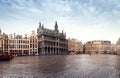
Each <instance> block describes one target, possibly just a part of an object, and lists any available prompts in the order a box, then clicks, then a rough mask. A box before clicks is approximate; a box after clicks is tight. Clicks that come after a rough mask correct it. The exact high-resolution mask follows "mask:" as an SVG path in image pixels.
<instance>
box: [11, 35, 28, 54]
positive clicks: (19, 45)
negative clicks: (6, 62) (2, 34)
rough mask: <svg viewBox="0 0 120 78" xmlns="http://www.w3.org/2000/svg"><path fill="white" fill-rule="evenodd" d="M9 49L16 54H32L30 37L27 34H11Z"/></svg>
mask: <svg viewBox="0 0 120 78" xmlns="http://www.w3.org/2000/svg"><path fill="white" fill-rule="evenodd" d="M9 51H10V52H12V53H14V54H16V55H30V53H29V38H28V37H27V35H25V37H22V35H15V34H14V36H13V34H10V35H9Z"/></svg>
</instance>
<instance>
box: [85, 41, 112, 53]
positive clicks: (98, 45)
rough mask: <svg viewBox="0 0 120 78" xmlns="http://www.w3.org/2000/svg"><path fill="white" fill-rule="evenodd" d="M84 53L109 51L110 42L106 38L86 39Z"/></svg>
mask: <svg viewBox="0 0 120 78" xmlns="http://www.w3.org/2000/svg"><path fill="white" fill-rule="evenodd" d="M85 51H86V53H103V54H106V53H111V42H110V41H108V40H94V41H88V42H86V44H85Z"/></svg>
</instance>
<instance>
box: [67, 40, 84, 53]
mask: <svg viewBox="0 0 120 78" xmlns="http://www.w3.org/2000/svg"><path fill="white" fill-rule="evenodd" d="M68 51H69V52H70V53H75V54H77V53H83V44H82V42H81V41H78V40H77V39H73V38H72V39H70V38H69V39H68Z"/></svg>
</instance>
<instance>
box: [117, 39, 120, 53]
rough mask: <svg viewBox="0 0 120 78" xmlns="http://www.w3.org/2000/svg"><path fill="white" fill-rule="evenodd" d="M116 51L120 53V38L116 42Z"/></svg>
mask: <svg viewBox="0 0 120 78" xmlns="http://www.w3.org/2000/svg"><path fill="white" fill-rule="evenodd" d="M116 53H117V54H120V38H119V39H118V40H117V42H116Z"/></svg>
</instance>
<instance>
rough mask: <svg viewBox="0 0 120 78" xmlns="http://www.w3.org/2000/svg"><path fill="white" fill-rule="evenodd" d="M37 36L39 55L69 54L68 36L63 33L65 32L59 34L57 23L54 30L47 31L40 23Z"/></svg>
mask: <svg viewBox="0 0 120 78" xmlns="http://www.w3.org/2000/svg"><path fill="white" fill-rule="evenodd" d="M37 36H38V53H39V55H47V54H50V55H58V54H67V52H68V46H67V45H68V41H67V39H66V34H65V33H63V31H62V33H60V32H59V30H58V25H57V22H55V28H54V30H51V29H47V28H45V27H44V26H41V23H39V28H38V29H37Z"/></svg>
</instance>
